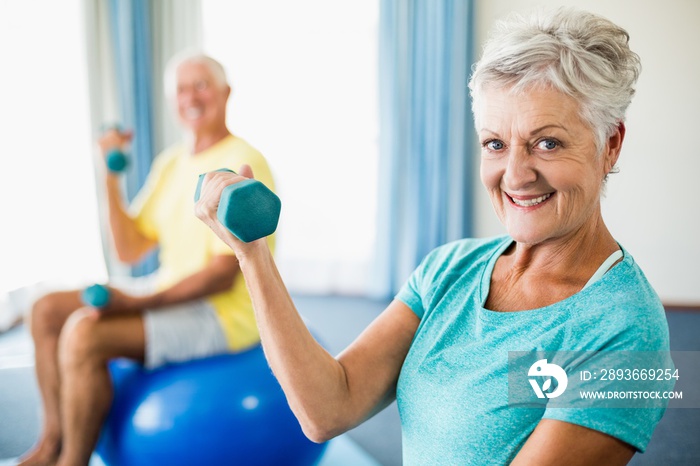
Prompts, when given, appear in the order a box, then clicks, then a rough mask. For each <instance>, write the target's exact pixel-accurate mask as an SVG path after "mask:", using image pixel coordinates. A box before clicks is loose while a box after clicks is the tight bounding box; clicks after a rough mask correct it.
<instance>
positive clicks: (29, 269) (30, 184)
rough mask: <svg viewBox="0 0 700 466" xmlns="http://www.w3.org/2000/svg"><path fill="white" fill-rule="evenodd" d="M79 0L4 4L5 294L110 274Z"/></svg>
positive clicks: (1, 191)
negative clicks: (99, 211) (100, 211)
mask: <svg viewBox="0 0 700 466" xmlns="http://www.w3.org/2000/svg"><path fill="white" fill-rule="evenodd" d="M81 5H82V2H81V1H80V0H64V1H61V2H55V1H53V0H32V1H30V2H27V1H22V0H10V1H2V2H0V44H2V45H1V47H2V56H3V62H4V63H5V66H4V67H3V71H2V73H1V74H0V88H2V89H3V103H2V106H0V127H1V128H2V131H3V138H2V143H3V154H2V157H0V212H1V215H2V228H0V293H1V292H4V291H7V290H10V289H13V288H17V287H21V286H25V285H29V284H31V283H34V282H38V281H43V280H50V281H58V282H65V283H68V282H75V281H85V280H101V279H104V278H105V277H106V271H105V267H104V259H103V254H102V244H101V240H100V231H99V224H98V215H97V201H96V199H95V179H94V172H93V161H92V154H93V151H92V137H91V135H90V125H89V116H88V113H89V107H88V86H87V74H86V59H85V47H84V38H83V33H82V31H83V20H82V10H81ZM38 12H40V14H38Z"/></svg>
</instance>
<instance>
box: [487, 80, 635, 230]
mask: <svg viewBox="0 0 700 466" xmlns="http://www.w3.org/2000/svg"><path fill="white" fill-rule="evenodd" d="M578 110H579V109H578V103H577V102H576V100H574V99H573V98H571V97H569V96H567V95H565V94H562V93H560V92H558V91H555V90H551V89H532V90H529V91H527V92H522V93H519V94H515V93H510V92H509V89H502V88H500V89H499V88H487V89H484V91H483V92H482V94H481V95H480V98H479V101H478V104H477V117H478V118H477V120H478V122H477V125H478V127H477V132H478V135H479V141H480V143H481V181H482V183H483V184H484V186H485V187H486V189H487V190H488V192H489V195H490V197H491V202H492V203H493V206H494V209H495V210H496V214H497V215H498V217H499V218H500V220H501V222H502V223H503V224H504V225H505V227H506V229H507V231H508V234H509V235H511V237H513V239H514V240H516V241H517V242H520V243H526V244H538V243H542V242H545V241H549V240H555V239H562V238H567V237H570V236H571V235H575V234H576V233H577V232H580V231H583V229H585V228H586V227H595V222H597V221H598V220H599V219H600V191H601V184H602V181H603V179H604V177H605V175H606V174H607V173H608V172H609V170H610V169H611V168H612V166H613V165H614V162H615V161H616V160H617V155H618V154H619V144H618V147H617V148H612V149H614V150H611V147H610V146H611V144H610V142H611V141H612V142H613V145H615V142H614V141H613V139H614V138H615V137H613V138H612V139H611V141H609V142H608V144H607V145H606V147H605V148H604V150H603V153H602V154H601V155H600V156H598V155H597V153H596V152H597V151H596V146H595V139H594V134H593V131H592V130H591V128H590V127H589V126H588V125H587V124H586V123H585V122H584V121H583V120H581V118H580V117H579V113H578ZM618 134H619V135H620V136H619V139H620V140H619V143H620V144H621V142H622V137H624V127H622V126H621V131H620V132H618ZM611 162H612V163H611Z"/></svg>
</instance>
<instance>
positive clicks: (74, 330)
mask: <svg viewBox="0 0 700 466" xmlns="http://www.w3.org/2000/svg"><path fill="white" fill-rule="evenodd" d="M95 317H96V316H95V315H94V310H91V309H89V308H85V309H79V310H78V311H76V312H74V313H73V314H71V316H70V317H69V318H68V320H67V321H66V323H65V325H64V326H63V330H62V331H61V337H60V340H59V345H58V360H59V364H60V365H61V367H62V368H63V369H67V370H68V369H74V368H77V367H80V366H83V365H90V364H99V363H101V362H102V359H103V358H102V356H101V351H100V349H101V348H100V338H99V337H98V332H97V331H96V329H97V326H98V325H99V320H98V319H97V318H95Z"/></svg>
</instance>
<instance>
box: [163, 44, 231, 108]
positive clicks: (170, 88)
mask: <svg viewBox="0 0 700 466" xmlns="http://www.w3.org/2000/svg"><path fill="white" fill-rule="evenodd" d="M186 63H201V64H204V65H206V66H207V68H209V71H211V74H212V76H213V77H214V79H215V80H216V84H217V85H219V86H221V87H228V86H229V83H228V79H227V77H226V70H225V69H224V67H223V65H222V64H221V63H219V62H218V61H216V60H214V59H213V58H212V57H210V56H209V55H206V54H204V53H202V52H201V51H199V50H194V49H191V50H185V51H182V52H180V53H178V54H177V55H175V56H173V57H172V58H171V59H170V60H169V61H168V64H167V65H166V67H165V73H164V75H163V88H164V89H165V95H166V96H168V97H173V96H175V93H176V91H177V70H178V68H180V66H182V65H184V64H186Z"/></svg>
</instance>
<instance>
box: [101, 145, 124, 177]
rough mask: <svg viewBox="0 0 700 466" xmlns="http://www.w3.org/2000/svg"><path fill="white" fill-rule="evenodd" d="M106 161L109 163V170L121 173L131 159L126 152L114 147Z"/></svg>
mask: <svg viewBox="0 0 700 466" xmlns="http://www.w3.org/2000/svg"><path fill="white" fill-rule="evenodd" d="M105 163H106V164H107V168H108V169H109V171H111V172H113V173H119V172H122V171H124V170H125V169H126V167H127V165H129V159H128V158H127V156H126V154H124V152H122V151H120V150H119V149H113V150H111V151H109V153H108V154H107V157H106V158H105Z"/></svg>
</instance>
